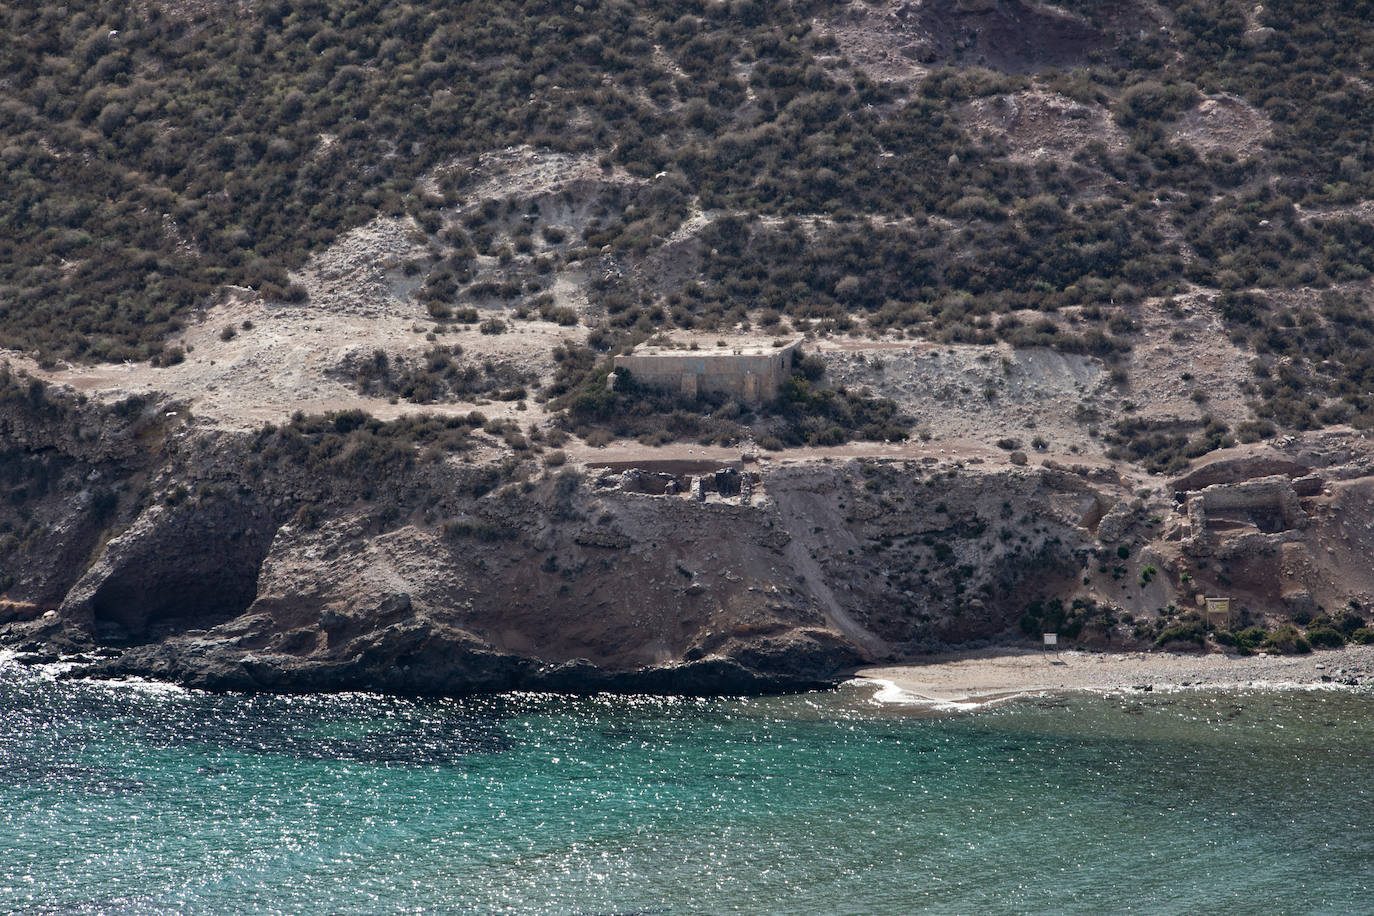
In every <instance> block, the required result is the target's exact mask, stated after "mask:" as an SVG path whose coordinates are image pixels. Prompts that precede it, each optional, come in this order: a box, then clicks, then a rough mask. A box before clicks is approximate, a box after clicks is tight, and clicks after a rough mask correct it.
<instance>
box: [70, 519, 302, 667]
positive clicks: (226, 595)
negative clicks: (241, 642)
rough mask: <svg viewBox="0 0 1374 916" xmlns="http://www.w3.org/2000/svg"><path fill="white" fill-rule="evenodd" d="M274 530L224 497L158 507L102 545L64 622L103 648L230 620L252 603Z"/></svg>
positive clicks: (74, 594)
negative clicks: (86, 633) (81, 629)
mask: <svg viewBox="0 0 1374 916" xmlns="http://www.w3.org/2000/svg"><path fill="white" fill-rule="evenodd" d="M169 515H170V517H168V516H169ZM274 529H275V524H274V523H273V522H272V521H271V519H270V518H269V517H268V516H267V514H266V513H265V512H262V511H261V510H260V509H258V508H257V507H256V506H253V505H250V504H244V503H238V502H234V501H232V500H230V499H225V498H222V499H216V500H212V501H208V502H206V501H202V502H197V503H194V504H187V505H183V506H179V507H176V508H165V507H158V508H157V509H154V510H151V511H150V512H147V513H145V514H144V515H143V516H142V517H140V518H139V519H138V520H137V521H136V522H135V523H134V525H133V526H131V527H130V529H129V530H128V531H126V532H125V533H124V534H122V535H121V536H120V537H118V538H116V539H114V540H113V541H111V542H110V543H109V544H108V545H107V547H106V550H105V553H104V554H103V555H102V556H101V557H100V559H99V560H98V561H97V562H96V564H95V565H94V566H93V567H92V568H91V569H90V570H89V571H87V573H86V575H85V576H83V577H82V579H81V581H80V582H78V583H77V585H76V587H75V588H73V590H72V592H71V593H70V594H69V596H68V599H67V601H66V602H65V604H64V608H63V616H64V617H65V618H67V619H68V620H71V621H73V622H76V623H77V624H78V625H83V626H84V627H85V628H86V629H88V631H89V632H90V634H91V636H92V637H93V638H94V639H95V640H96V641H97V642H99V643H103V644H107V645H111V644H112V645H136V644H140V643H145V642H153V641H156V640H158V639H161V638H163V637H165V636H168V635H172V634H175V633H179V632H184V631H185V630H189V629H208V628H210V627H214V626H216V625H218V624H221V623H223V622H225V621H227V620H231V619H233V618H235V617H237V616H239V615H240V614H242V613H243V612H244V611H245V610H246V609H247V608H248V606H249V605H250V604H252V602H253V599H254V598H256V597H257V591H258V573H259V569H260V568H261V566H262V562H263V559H264V558H265V557H266V556H267V551H268V548H269V547H270V546H271V543H272V535H273V531H274Z"/></svg>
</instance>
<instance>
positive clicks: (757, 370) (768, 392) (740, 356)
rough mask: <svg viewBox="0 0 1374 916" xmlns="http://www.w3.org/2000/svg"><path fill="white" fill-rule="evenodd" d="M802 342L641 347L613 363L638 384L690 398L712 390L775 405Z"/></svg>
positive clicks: (795, 339)
mask: <svg viewBox="0 0 1374 916" xmlns="http://www.w3.org/2000/svg"><path fill="white" fill-rule="evenodd" d="M800 344H801V338H800V337H797V338H793V339H790V340H786V341H780V342H775V341H760V340H749V341H736V342H735V343H733V344H728V345H725V346H720V345H714V346H709V347H702V346H700V345H698V346H697V347H696V349H691V348H690V347H688V346H684V345H677V346H661V345H648V344H640V345H639V346H638V347H635V348H634V350H633V351H631V352H630V353H628V354H625V355H624V356H617V357H616V358H615V367H616V369H617V370H621V369H625V370H629V372H630V374H631V375H633V376H634V378H635V379H637V380H638V381H640V382H642V383H644V384H648V385H655V386H658V387H661V388H671V389H674V390H676V391H680V392H682V393H683V394H684V395H687V396H688V397H696V396H697V395H698V394H699V393H702V392H707V391H713V392H720V393H723V394H726V395H729V396H730V397H734V398H739V399H740V400H741V401H744V402H745V403H748V404H757V403H760V402H763V401H771V400H774V399H775V398H776V397H777V396H778V389H779V388H780V386H781V385H782V383H783V381H784V380H785V379H786V378H787V376H788V374H789V373H790V372H791V371H792V360H793V357H794V356H795V355H796V352H797V347H798V346H800Z"/></svg>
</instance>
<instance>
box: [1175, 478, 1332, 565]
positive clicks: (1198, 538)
mask: <svg viewBox="0 0 1374 916" xmlns="http://www.w3.org/2000/svg"><path fill="white" fill-rule="evenodd" d="M1237 510H1239V511H1252V510H1269V511H1276V512H1278V513H1279V514H1280V515H1281V516H1282V519H1283V527H1284V530H1291V529H1294V528H1302V527H1304V526H1306V524H1307V521H1308V518H1307V513H1305V512H1303V509H1302V503H1301V500H1300V499H1299V497H1298V492H1297V491H1296V490H1295V489H1294V488H1293V481H1291V480H1290V479H1289V478H1288V477H1286V476H1284V475H1282V474H1276V475H1274V476H1272V477H1260V478H1258V479H1255V480H1247V481H1245V482H1243V483H1234V484H1213V485H1212V486H1209V487H1206V488H1205V489H1203V490H1201V491H1199V492H1198V493H1196V494H1195V495H1194V496H1192V497H1191V498H1189V500H1188V527H1189V529H1190V534H1191V537H1189V538H1187V539H1186V540H1185V542H1184V547H1185V549H1187V550H1188V551H1189V552H1191V553H1195V554H1196V553H1205V552H1207V551H1208V550H1209V549H1210V548H1211V547H1212V546H1213V542H1214V540H1215V538H1214V536H1213V535H1212V533H1211V532H1209V531H1208V518H1209V515H1210V514H1211V513H1217V512H1226V511H1237Z"/></svg>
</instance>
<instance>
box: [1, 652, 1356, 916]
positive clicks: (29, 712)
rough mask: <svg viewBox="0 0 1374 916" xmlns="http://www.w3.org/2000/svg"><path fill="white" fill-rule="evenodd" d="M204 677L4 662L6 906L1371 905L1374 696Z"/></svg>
mask: <svg viewBox="0 0 1374 916" xmlns="http://www.w3.org/2000/svg"><path fill="white" fill-rule="evenodd" d="M871 695H872V689H871V688H869V689H860V688H858V687H845V688H842V689H841V690H839V691H835V692H832V693H821V694H808V695H805V696H797V697H775V698H765V699H749V700H669V699H659V698H605V699H580V700H574V699H568V698H561V697H549V696H515V697H505V698H485V699H474V700H464V701H412V700H401V699H391V698H385V697H376V696H363V695H350V696H332V697H305V698H299V697H298V698H284V697H242V696H211V695H204V694H198V693H188V692H182V691H178V690H174V689H169V688H138V687H130V686H114V685H101V684H90V683H66V682H56V681H53V680H51V679H48V678H45V677H42V676H41V675H38V674H35V673H32V672H29V671H26V670H23V669H19V668H15V667H0V911H4V912H25V913H29V912H37V913H56V912H62V913H140V914H143V913H391V912H445V913H448V912H455V913H568V914H572V913H671V914H680V913H732V912H739V913H779V914H784V913H785V914H802V913H855V914H870V913H914V912H931V913H1041V912H1062V913H1093V914H1097V913H1103V912H1140V913H1217V912H1226V913H1265V914H1273V913H1353V912H1370V911H1371V909H1374V894H1372V893H1371V891H1374V829H1371V828H1372V827H1374V794H1371V786H1372V783H1371V768H1370V764H1371V752H1374V695H1371V694H1369V693H1358V692H1353V691H1345V692H1338V691H1313V692H1273V693H1265V692H1243V693H1230V694H1206V693H1189V692H1183V693H1177V694H1169V695H1158V694H1132V695H1118V696H1089V695H1082V696H1073V697H1070V698H1039V699H1030V700H1025V701H1021V702H1017V703H1012V704H1008V705H1005V706H1002V707H1000V708H996V709H992V710H987V711H983V712H980V713H977V714H973V715H966V716H961V717H955V718H917V717H912V716H910V715H907V714H905V713H904V711H903V710H902V709H900V708H897V707H892V706H883V705H879V704H875V703H874V702H872V700H871Z"/></svg>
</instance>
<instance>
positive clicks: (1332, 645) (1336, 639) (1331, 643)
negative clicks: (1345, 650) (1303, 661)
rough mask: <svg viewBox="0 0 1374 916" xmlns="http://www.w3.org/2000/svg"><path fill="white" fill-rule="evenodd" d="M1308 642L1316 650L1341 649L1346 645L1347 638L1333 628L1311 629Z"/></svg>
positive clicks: (1308, 633)
mask: <svg viewBox="0 0 1374 916" xmlns="http://www.w3.org/2000/svg"><path fill="white" fill-rule="evenodd" d="M1307 641H1308V643H1310V644H1311V645H1312V647H1313V648H1314V649H1339V648H1340V647H1341V646H1343V645H1345V636H1344V635H1343V634H1342V633H1341V631H1340V630H1334V629H1332V628H1331V627H1311V628H1309V629H1308V631H1307Z"/></svg>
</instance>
